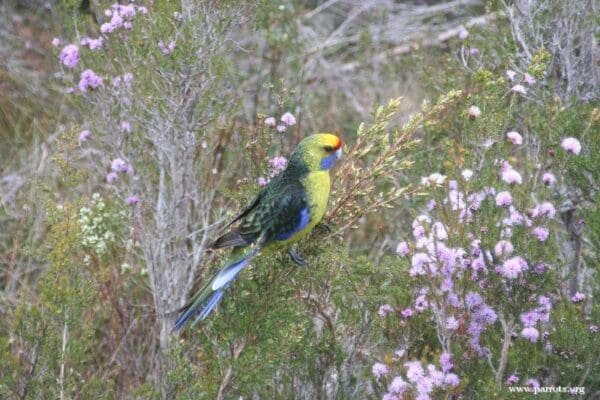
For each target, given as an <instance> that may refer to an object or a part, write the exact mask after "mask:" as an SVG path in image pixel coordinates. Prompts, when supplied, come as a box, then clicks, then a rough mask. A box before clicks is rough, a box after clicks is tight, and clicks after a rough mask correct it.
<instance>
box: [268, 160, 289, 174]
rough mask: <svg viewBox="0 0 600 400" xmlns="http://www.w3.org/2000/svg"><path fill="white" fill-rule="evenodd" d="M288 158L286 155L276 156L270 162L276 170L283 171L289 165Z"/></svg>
mask: <svg viewBox="0 0 600 400" xmlns="http://www.w3.org/2000/svg"><path fill="white" fill-rule="evenodd" d="M287 163H288V160H287V158H285V157H275V158H273V159H272V160H269V164H270V165H271V168H273V169H274V170H276V171H283V170H284V169H285V167H286V166H287Z"/></svg>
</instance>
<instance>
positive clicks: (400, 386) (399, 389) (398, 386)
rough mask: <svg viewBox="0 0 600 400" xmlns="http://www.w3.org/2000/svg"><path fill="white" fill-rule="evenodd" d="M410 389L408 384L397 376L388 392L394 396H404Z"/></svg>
mask: <svg viewBox="0 0 600 400" xmlns="http://www.w3.org/2000/svg"><path fill="white" fill-rule="evenodd" d="M407 388H408V383H407V382H406V381H404V379H402V377H400V376H397V377H395V378H394V380H392V383H390V385H389V386H388V391H389V392H390V393H394V394H402V393H404V391H405V390H406V389H407Z"/></svg>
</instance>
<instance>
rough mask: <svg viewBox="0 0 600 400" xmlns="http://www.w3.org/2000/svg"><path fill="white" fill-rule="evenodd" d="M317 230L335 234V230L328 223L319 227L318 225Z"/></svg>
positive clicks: (322, 223)
mask: <svg viewBox="0 0 600 400" xmlns="http://www.w3.org/2000/svg"><path fill="white" fill-rule="evenodd" d="M317 228H318V229H320V230H321V231H322V232H323V233H328V234H329V233H331V232H333V228H332V227H331V225H329V224H328V223H326V222H321V223H320V224H319V225H317Z"/></svg>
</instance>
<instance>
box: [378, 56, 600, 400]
mask: <svg viewBox="0 0 600 400" xmlns="http://www.w3.org/2000/svg"><path fill="white" fill-rule="evenodd" d="M533 70H538V71H539V69H538V67H534V68H533ZM506 76H507V77H508V80H506V79H504V78H498V79H497V78H494V77H493V75H492V74H491V73H489V72H488V71H479V72H478V74H476V76H475V82H474V86H475V89H474V92H475V94H474V95H473V96H472V97H471V98H470V99H468V100H467V102H466V104H465V105H464V109H462V110H456V114H459V113H460V114H463V113H464V114H463V115H466V117H467V118H463V119H458V118H456V119H454V120H453V121H452V122H450V123H449V125H445V126H440V127H433V128H432V129H431V130H430V131H429V132H428V134H429V135H430V136H429V137H428V140H432V139H429V138H431V137H432V136H431V135H432V133H435V132H440V134H441V135H448V131H452V130H453V129H456V135H457V137H459V138H461V139H462V140H461V141H458V142H454V141H452V140H453V139H449V143H448V147H449V150H448V154H447V155H446V158H445V160H444V161H443V163H437V164H436V163H435V161H431V162H427V161H426V162H423V164H422V165H423V166H424V167H425V166H430V167H431V166H433V167H435V168H438V171H444V172H434V173H430V174H427V173H425V174H424V175H427V176H426V177H423V178H421V179H420V183H421V186H422V188H423V191H424V193H427V196H426V197H423V198H422V199H421V200H420V201H419V204H421V207H422V208H421V209H420V211H418V212H417V216H416V217H414V219H413V221H412V224H411V226H410V229H409V230H404V231H403V232H402V233H401V234H400V236H401V238H402V239H400V241H399V243H398V242H397V245H395V253H396V258H397V260H398V262H397V264H396V265H399V266H401V269H402V272H401V274H402V277H399V278H398V279H400V280H404V279H406V280H407V281H408V284H407V285H406V286H404V285H403V286H402V287H403V289H402V290H403V292H402V295H401V296H396V297H395V300H396V301H395V302H391V301H389V299H387V300H386V301H385V304H384V305H381V306H380V308H379V316H380V318H381V319H382V323H383V324H384V325H385V327H386V328H385V329H386V331H387V332H389V340H390V341H391V344H392V345H393V346H394V347H393V356H390V353H388V354H387V355H386V356H385V357H382V358H379V357H376V360H377V362H382V361H384V360H386V362H385V364H386V366H387V367H388V369H389V371H388V373H387V374H386V375H383V376H374V381H375V388H377V393H379V394H380V396H381V398H383V399H386V400H392V399H405V398H411V399H412V398H417V399H422V400H425V399H438V398H447V397H448V396H451V395H459V396H460V395H465V396H467V398H470V397H473V398H496V397H498V396H499V395H500V393H507V392H506V391H505V390H506V386H510V385H524V386H532V387H533V386H540V385H541V386H544V384H548V385H557V384H559V383H561V384H564V385H571V386H576V383H577V382H578V380H577V379H578V378H577V377H576V374H572V375H568V376H566V375H564V374H563V375H562V377H561V378H559V379H558V382H559V383H557V380H556V378H554V377H553V376H552V373H549V367H548V362H550V361H549V360H554V361H552V363H556V364H554V366H553V367H550V368H556V369H557V370H559V371H563V370H564V367H560V366H558V365H560V363H563V361H559V360H558V358H559V357H560V354H561V353H560V351H557V348H561V349H564V348H566V347H571V348H572V346H569V345H568V344H567V343H566V342H565V340H564V338H565V337H566V336H568V335H569V332H570V334H571V335H573V336H577V337H578V340H581V341H582V343H586V345H585V346H581V348H579V347H578V351H577V352H574V353H572V354H577V355H576V356H574V358H576V359H577V360H578V362H575V361H573V364H577V365H578V366H579V367H578V368H580V369H585V368H593V367H592V366H591V365H592V364H593V362H592V361H591V357H588V356H586V351H585V350H583V349H584V348H586V349H590V347H589V346H591V343H595V342H597V340H598V337H597V335H595V333H594V332H595V331H597V327H596V325H593V324H590V323H589V322H588V323H587V324H586V322H585V321H586V319H588V320H589V318H590V314H589V311H588V313H587V314H586V312H585V307H584V305H585V301H586V296H585V294H583V293H581V292H570V291H569V290H568V289H567V288H566V287H565V285H564V284H563V283H562V282H563V279H565V277H566V276H569V270H568V268H566V267H565V263H569V262H571V261H564V259H562V258H561V246H562V243H561V241H564V240H565V239H564V236H563V230H562V228H561V225H562V223H563V221H564V218H565V217H564V214H562V213H563V212H564V211H562V210H563V209H564V203H563V202H564V199H563V198H562V193H564V192H558V190H562V189H560V188H564V187H565V186H567V185H568V184H569V182H568V181H566V180H561V178H565V173H564V171H565V170H566V169H567V168H568V166H569V165H570V164H572V163H577V162H579V160H580V157H581V156H582V155H583V154H586V149H585V145H583V144H582V143H581V142H580V141H579V140H577V139H575V138H574V137H569V136H568V133H567V132H561V133H558V132H556V133H554V132H552V135H551V137H552V139H551V141H543V143H544V144H543V146H544V149H545V150H546V149H547V153H545V154H543V155H542V156H541V157H540V158H541V159H537V160H536V162H534V161H533V160H532V159H531V156H532V152H533V151H534V149H533V148H532V147H530V140H532V139H533V141H534V143H533V145H534V146H539V142H538V141H539V140H540V136H542V135H544V134H543V133H542V132H545V131H546V130H548V129H549V128H550V127H548V126H538V125H536V126H535V127H536V129H538V130H539V131H537V132H534V131H532V129H533V128H532V127H529V126H527V124H526V123H525V124H521V125H516V126H515V125H512V123H513V122H512V121H514V120H518V119H519V115H518V112H517V111H516V110H512V109H510V108H507V107H506V103H505V102H506V100H507V98H506V97H505V96H506V93H508V96H510V97H509V98H510V99H512V100H510V101H516V102H524V103H525V102H527V101H528V100H527V99H526V98H523V97H528V96H531V95H532V92H533V91H535V90H536V89H537V87H536V82H537V80H536V78H534V77H533V76H532V75H531V74H526V75H525V76H524V77H522V76H520V75H519V74H517V73H516V72H515V71H507V73H506ZM539 76H540V75H538V77H539ZM520 79H523V82H524V83H526V84H527V85H528V87H527V88H525V87H524V86H522V85H520V84H517V85H514V82H519V80H520ZM511 81H513V84H512V85H511ZM480 84H481V86H479V85H480ZM522 96H523V97H522ZM474 107H476V110H475V111H476V112H474ZM480 107H481V109H483V110H486V112H481V109H480ZM532 107H533V106H532ZM486 113H487V114H486ZM502 118H505V119H506V120H508V121H511V122H509V126H507V127H504V128H500V129H498V128H497V123H498V121H499V120H501V119H502ZM438 129H439V131H438ZM503 132H506V133H503ZM465 139H466V140H465ZM472 141H474V142H475V143H473V142H472ZM457 149H458V150H457ZM457 167H458V168H457ZM414 180H415V181H418V180H419V179H418V178H416V177H415V178H414ZM559 193H561V194H560V195H559ZM571 276H572V275H571ZM399 290H400V289H399ZM406 291H408V292H406ZM569 293H571V294H569ZM567 310H571V311H570V312H571V313H572V315H570V316H569V317H568V318H569V319H570V320H571V321H574V320H577V323H574V325H573V326H575V327H574V328H573V329H572V331H569V328H567V327H566V326H565V325H564V323H563V321H564V320H565V318H566V317H565V313H566V312H567ZM382 311H383V312H382ZM408 311H410V312H408ZM594 315H597V312H596V314H594ZM591 321H594V318H592V319H591ZM590 325H591V327H590ZM570 326H571V325H570ZM390 350H391V349H390ZM562 351H563V353H562V354H563V355H564V354H565V353H564V350H562ZM571 351H572V350H571ZM390 352H391V351H390ZM596 354H597V352H596ZM442 355H443V357H444V359H442ZM447 359H451V360H452V363H451V364H452V370H449V369H448V370H444V368H443V366H444V364H446V363H447V361H445V360H447ZM423 363H425V364H423ZM567 363H571V361H568V362H567ZM437 369H441V370H442V373H441V374H440V375H439V376H437V377H436V376H434V375H433V373H431V374H428V373H427V372H426V371H428V370H430V371H436V370H437ZM449 373H451V374H452V378H451V381H452V382H453V383H454V382H455V384H454V385H449V384H445V385H444V384H443V383H444V382H445V379H446V378H445V376H447V375H448V374H449Z"/></svg>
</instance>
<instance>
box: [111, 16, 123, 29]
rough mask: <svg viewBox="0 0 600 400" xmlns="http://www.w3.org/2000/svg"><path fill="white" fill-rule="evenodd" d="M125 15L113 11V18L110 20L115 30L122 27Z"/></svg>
mask: <svg viewBox="0 0 600 400" xmlns="http://www.w3.org/2000/svg"><path fill="white" fill-rule="evenodd" d="M123 22H124V21H123V17H121V16H120V15H119V14H117V13H113V15H112V18H111V20H110V24H111V26H112V27H113V31H114V30H116V29H119V28H120V27H122V26H123Z"/></svg>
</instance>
